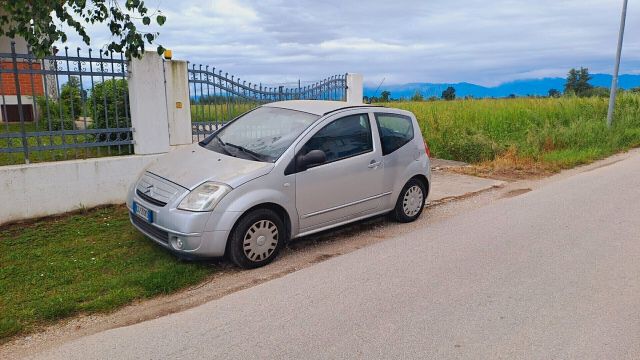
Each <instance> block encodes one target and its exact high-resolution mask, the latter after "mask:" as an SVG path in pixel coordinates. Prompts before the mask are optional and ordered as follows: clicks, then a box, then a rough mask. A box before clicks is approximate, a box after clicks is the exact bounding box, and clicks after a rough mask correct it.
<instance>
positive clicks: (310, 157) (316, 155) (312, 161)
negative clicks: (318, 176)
mask: <svg viewBox="0 0 640 360" xmlns="http://www.w3.org/2000/svg"><path fill="white" fill-rule="evenodd" d="M325 161H327V154H325V153H324V151H322V150H311V151H309V152H308V153H307V154H306V155H301V156H299V157H298V171H303V170H306V169H308V168H309V167H310V166H313V165H320V164H322V163H324V162H325Z"/></svg>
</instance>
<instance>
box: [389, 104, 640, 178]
mask: <svg viewBox="0 0 640 360" xmlns="http://www.w3.org/2000/svg"><path fill="white" fill-rule="evenodd" d="M607 102H608V99H607V98H601V97H591V98H577V97H561V98H518V99H477V100H455V101H424V102H393V103H389V104H387V105H388V106H393V107H399V108H403V109H406V110H410V111H412V112H413V113H414V114H415V115H416V117H417V118H418V121H419V123H420V126H421V128H422V132H423V134H424V136H425V139H427V141H428V143H429V146H430V148H431V151H432V153H433V155H434V156H436V157H439V158H444V159H452V160H460V161H466V162H470V163H482V162H491V161H494V160H496V159H499V158H500V157H502V156H506V155H507V154H513V153H515V156H516V157H517V158H519V159H527V160H529V161H532V162H535V163H538V164H542V165H543V166H544V167H545V168H547V169H553V170H558V169H563V168H569V167H573V166H576V165H579V164H584V163H588V162H591V161H594V160H597V159H600V158H603V157H606V156H608V155H611V154H614V153H616V152H619V151H624V150H627V149H629V148H632V147H637V146H640V94H633V93H628V92H627V93H622V94H620V96H619V97H618V101H617V103H616V108H615V122H614V125H613V126H612V127H611V128H610V129H609V128H607V126H606V122H605V119H606V114H607Z"/></svg>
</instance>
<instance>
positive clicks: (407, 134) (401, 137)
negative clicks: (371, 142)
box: [375, 113, 413, 155]
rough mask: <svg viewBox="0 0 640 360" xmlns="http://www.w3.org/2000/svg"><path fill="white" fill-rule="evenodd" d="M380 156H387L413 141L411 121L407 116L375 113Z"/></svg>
mask: <svg viewBox="0 0 640 360" xmlns="http://www.w3.org/2000/svg"><path fill="white" fill-rule="evenodd" d="M375 115H376V123H377V124H378V132H379V133H380V142H381V143H382V155H388V154H391V153H392V152H394V151H396V150H398V149H400V148H401V147H403V146H404V145H405V144H407V143H408V142H410V141H411V140H413V121H412V120H411V118H410V117H409V116H405V115H399V114H388V113H376V114H375Z"/></svg>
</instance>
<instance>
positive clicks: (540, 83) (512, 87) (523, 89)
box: [364, 74, 640, 99]
mask: <svg viewBox="0 0 640 360" xmlns="http://www.w3.org/2000/svg"><path fill="white" fill-rule="evenodd" d="M592 76H593V79H591V81H590V83H591V85H593V86H602V87H606V88H609V87H610V86H611V75H607V74H593V75H592ZM564 83H565V79H563V78H559V77H557V78H543V79H527V80H516V81H511V82H507V83H503V84H500V85H498V86H494V87H485V86H480V85H476V84H470V83H467V82H461V83H455V84H446V83H443V84H437V83H435V84H434V83H409V84H401V85H385V84H382V86H381V87H380V89H379V90H378V92H377V94H376V88H377V86H374V87H368V86H365V88H364V95H365V96H380V93H381V92H382V91H384V90H387V91H389V92H391V98H393V99H400V98H407V99H408V98H410V97H411V96H413V94H415V93H416V91H419V92H420V93H421V94H422V96H424V97H425V98H429V97H431V96H437V97H440V95H442V91H444V89H446V88H447V87H449V86H453V87H454V88H455V89H456V96H457V97H465V96H467V95H471V96H473V97H477V98H481V97H507V96H509V95H511V94H514V95H516V96H527V95H548V93H549V89H557V90H559V91H562V90H563V88H564ZM618 84H619V86H620V87H621V88H623V89H630V88H634V87H638V86H640V75H629V74H625V75H620V76H619V78H618Z"/></svg>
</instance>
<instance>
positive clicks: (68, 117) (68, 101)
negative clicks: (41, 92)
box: [36, 76, 86, 130]
mask: <svg viewBox="0 0 640 360" xmlns="http://www.w3.org/2000/svg"><path fill="white" fill-rule="evenodd" d="M85 98H86V94H83V93H82V91H81V90H80V79H79V78H78V77H77V76H71V77H69V80H68V81H67V82H66V83H65V84H63V85H62V86H61V87H60V97H59V99H57V100H56V99H54V98H51V97H45V96H38V98H37V99H36V101H37V104H38V109H40V111H39V112H38V113H39V119H38V120H39V121H40V122H44V121H48V120H49V119H48V117H47V115H49V114H50V115H51V120H50V126H51V130H63V129H64V130H73V128H74V126H75V125H74V120H76V119H77V118H78V117H80V116H83V115H84V114H85V112H84V111H85V108H84V101H83V99H85ZM44 126H49V123H46V124H44Z"/></svg>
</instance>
